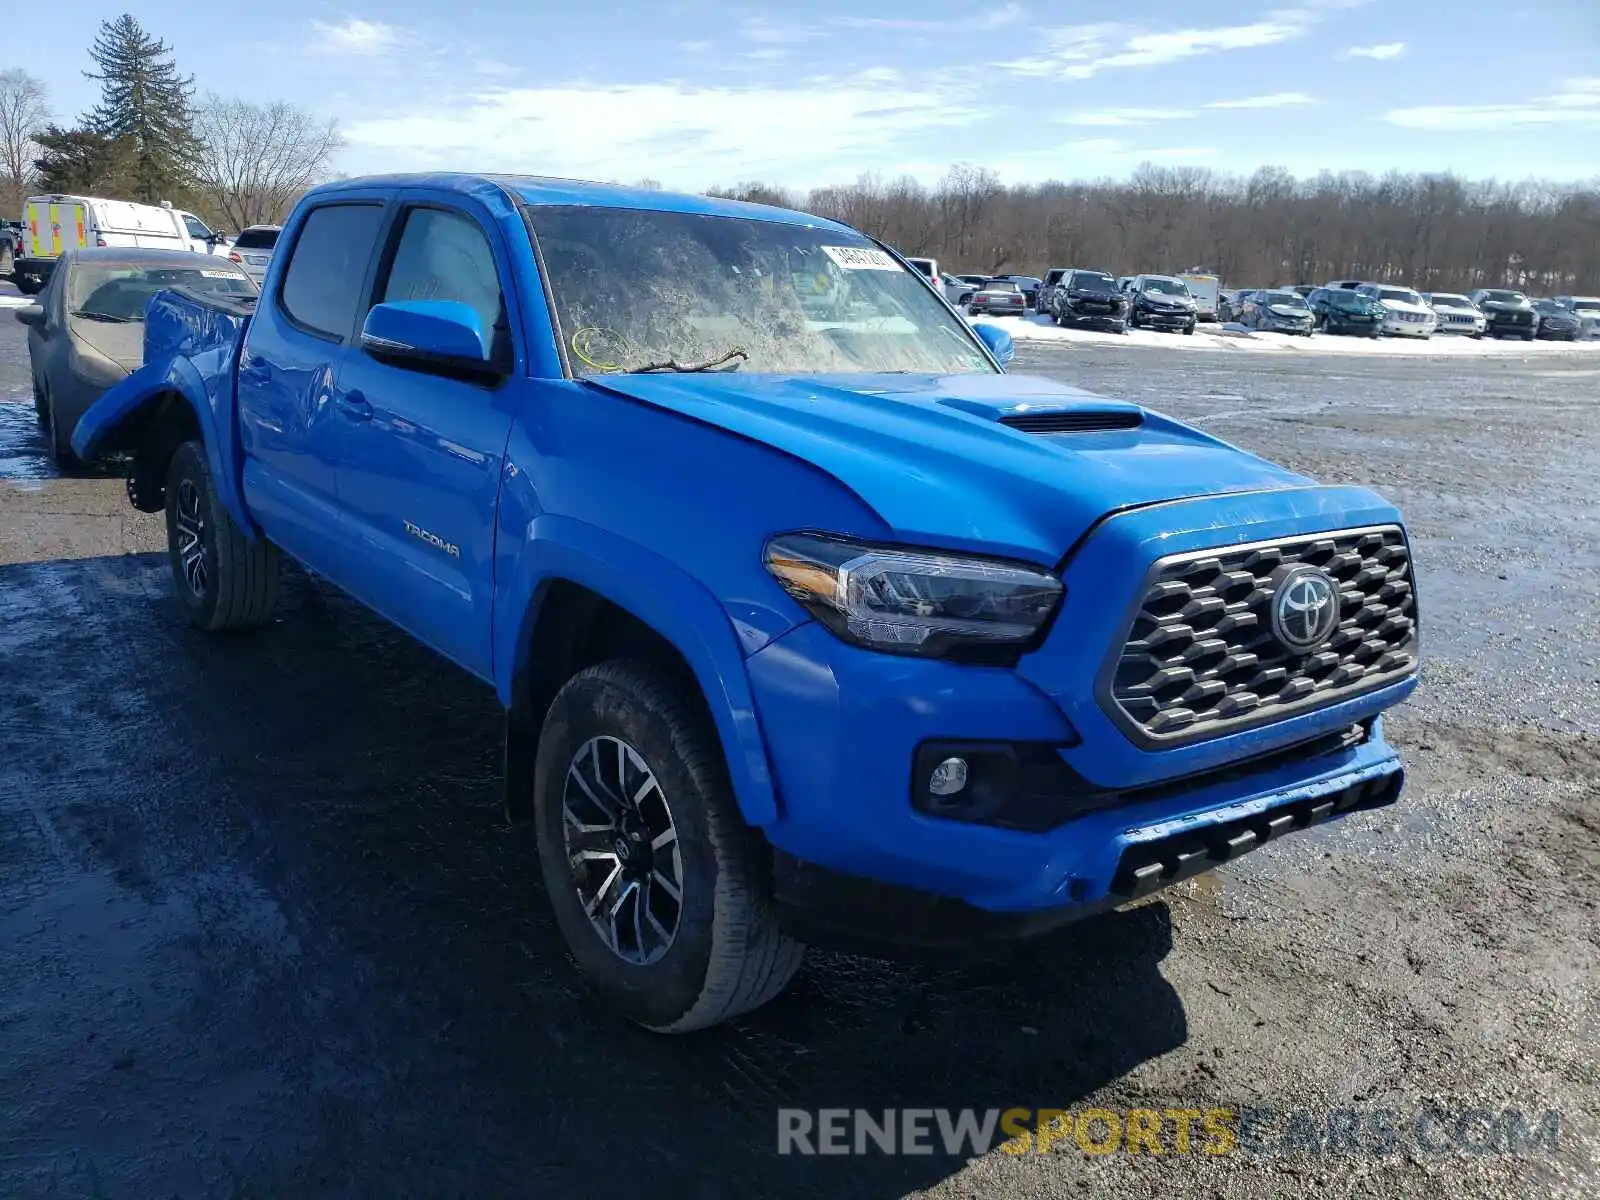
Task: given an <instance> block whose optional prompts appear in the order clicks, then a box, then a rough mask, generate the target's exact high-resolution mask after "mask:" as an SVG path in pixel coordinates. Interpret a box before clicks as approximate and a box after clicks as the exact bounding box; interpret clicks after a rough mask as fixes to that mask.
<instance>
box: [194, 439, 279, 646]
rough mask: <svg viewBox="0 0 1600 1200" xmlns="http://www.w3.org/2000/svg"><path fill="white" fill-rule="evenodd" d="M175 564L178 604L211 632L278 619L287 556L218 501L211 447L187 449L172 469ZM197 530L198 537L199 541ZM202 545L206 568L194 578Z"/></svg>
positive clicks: (197, 445) (196, 443)
mask: <svg viewBox="0 0 1600 1200" xmlns="http://www.w3.org/2000/svg"><path fill="white" fill-rule="evenodd" d="M166 509H167V559H168V562H169V563H170V564H171V567H172V582H173V586H174V587H175V588H176V589H177V593H178V599H179V601H180V602H181V603H182V604H183V607H184V610H185V611H186V612H187V613H188V614H189V620H190V621H191V622H193V624H194V625H195V627H196V628H198V629H204V630H206V631H207V632H208V633H215V632H218V631H220V630H224V629H252V628H255V627H256V626H259V625H264V624H266V623H267V622H268V621H269V620H271V618H272V609H273V605H274V604H275V603H276V602H277V599H278V575H279V567H280V555H279V552H278V548H277V547H276V546H274V545H273V544H272V543H271V542H269V541H267V540H266V539H265V538H257V539H256V540H255V541H251V540H249V539H248V538H246V537H245V535H244V531H243V530H241V529H240V528H239V526H238V525H236V524H234V520H233V518H232V517H231V516H229V515H228V510H227V509H226V508H225V507H224V506H223V504H222V501H221V500H219V499H218V498H217V489H216V486H215V485H214V484H213V482H212V479H211V467H210V465H209V464H208V463H207V461H206V452H205V448H204V447H203V446H202V445H201V443H200V442H199V441H198V440H193V439H191V440H190V441H187V442H184V443H183V444H182V445H181V446H179V447H178V449H177V450H176V451H175V452H174V453H173V455H172V462H171V464H170V465H169V466H168V467H167V504H166ZM189 530H194V531H195V532H194V534H193V539H192V541H191V539H190V534H189V532H188V531H189ZM195 543H198V549H197V555H198V564H199V567H200V569H199V570H198V571H191V565H192V564H193V562H194V561H195V555H194V554H190V553H188V551H190V550H191V548H193V547H194V545H195Z"/></svg>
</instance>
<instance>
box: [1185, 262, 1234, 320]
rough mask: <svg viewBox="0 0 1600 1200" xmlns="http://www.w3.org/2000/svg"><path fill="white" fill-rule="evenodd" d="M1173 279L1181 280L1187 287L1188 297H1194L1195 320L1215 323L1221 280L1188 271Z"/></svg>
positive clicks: (1200, 272)
mask: <svg viewBox="0 0 1600 1200" xmlns="http://www.w3.org/2000/svg"><path fill="white" fill-rule="evenodd" d="M1175 278H1177V279H1181V280H1183V282H1184V283H1186V284H1187V285H1188V286H1189V295H1191V296H1193V297H1194V309H1195V313H1194V315H1195V318H1196V319H1197V320H1201V321H1215V320H1216V319H1217V301H1218V299H1219V298H1220V296H1221V294H1222V280H1221V279H1220V278H1219V277H1218V276H1216V275H1212V274H1209V273H1207V272H1204V271H1190V272H1187V273H1185V274H1183V275H1178V276H1175Z"/></svg>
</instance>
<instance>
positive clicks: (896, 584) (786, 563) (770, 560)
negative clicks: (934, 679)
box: [763, 533, 1062, 662]
mask: <svg viewBox="0 0 1600 1200" xmlns="http://www.w3.org/2000/svg"><path fill="white" fill-rule="evenodd" d="M763 560H764V562H765V564H766V568H767V570H768V571H770V572H771V573H772V575H773V576H774V577H775V578H776V579H777V580H778V582H779V583H780V584H782V585H783V589H784V590H785V591H786V592H788V593H789V595H791V596H793V597H794V598H795V600H797V601H798V602H799V603H800V604H801V605H802V606H803V607H804V608H805V609H806V611H807V612H809V613H810V614H811V615H812V616H814V617H815V618H816V619H817V620H819V621H821V622H822V623H823V624H824V625H826V626H827V627H828V628H829V629H830V630H832V631H833V632H834V633H835V634H837V635H838V636H839V637H840V638H843V639H844V640H845V641H847V642H851V643H854V644H855V645H858V646H865V647H867V648H868V649H872V650H882V651H886V652H888V653H890V654H912V655H919V656H921V657H924V658H955V659H966V660H969V661H974V660H975V661H988V662H994V661H1004V660H1006V659H1008V658H1010V657H1013V656H1014V655H1015V654H1016V653H1017V652H1018V651H1019V650H1020V649H1021V648H1022V647H1023V646H1025V645H1026V644H1027V643H1028V642H1030V641H1032V640H1033V638H1034V637H1035V635H1037V634H1038V633H1039V631H1040V630H1041V629H1042V628H1043V627H1044V625H1045V622H1046V621H1048V620H1049V619H1050V616H1051V614H1052V613H1053V612H1054V611H1055V609H1056V605H1057V604H1058V603H1059V602H1060V599H1061V591H1062V589H1061V581H1060V580H1058V579H1057V578H1056V577H1055V576H1054V575H1051V574H1049V573H1048V572H1045V571H1040V570H1036V569H1034V568H1031V567H1025V566H1020V565H1017V564H1014V563H1005V562H996V561H994V560H992V559H984V558H969V557H966V556H958V555H953V554H942V553H938V552H936V551H924V550H914V549H908V548H900V547H893V546H873V545H868V544H866V543H863V542H854V541H848V540H846V539H843V538H833V537H823V536H819V535H816V534H801V533H791V534H783V535H780V536H778V537H775V538H773V539H772V540H771V541H769V542H768V543H767V547H766V552H765V554H764V555H763Z"/></svg>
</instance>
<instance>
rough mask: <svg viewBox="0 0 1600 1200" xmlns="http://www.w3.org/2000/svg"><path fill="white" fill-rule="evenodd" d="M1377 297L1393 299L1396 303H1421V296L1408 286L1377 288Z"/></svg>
mask: <svg viewBox="0 0 1600 1200" xmlns="http://www.w3.org/2000/svg"><path fill="white" fill-rule="evenodd" d="M1378 299H1380V300H1393V301H1394V302H1395V303H1396V304H1421V303H1422V297H1421V296H1419V295H1417V294H1416V293H1415V292H1413V291H1412V290H1411V289H1410V288H1379V289H1378Z"/></svg>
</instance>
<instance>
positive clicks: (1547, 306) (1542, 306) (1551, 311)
mask: <svg viewBox="0 0 1600 1200" xmlns="http://www.w3.org/2000/svg"><path fill="white" fill-rule="evenodd" d="M1533 307H1534V310H1535V311H1537V312H1540V313H1543V314H1544V315H1545V316H1547V317H1563V316H1571V315H1572V314H1571V313H1569V312H1567V310H1566V309H1564V308H1562V307H1561V305H1559V304H1557V303H1556V302H1555V301H1554V300H1535V301H1534V302H1533Z"/></svg>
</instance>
